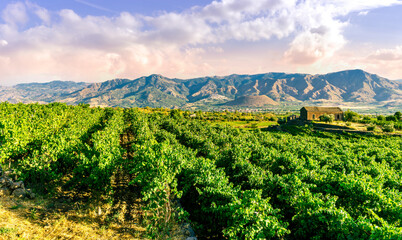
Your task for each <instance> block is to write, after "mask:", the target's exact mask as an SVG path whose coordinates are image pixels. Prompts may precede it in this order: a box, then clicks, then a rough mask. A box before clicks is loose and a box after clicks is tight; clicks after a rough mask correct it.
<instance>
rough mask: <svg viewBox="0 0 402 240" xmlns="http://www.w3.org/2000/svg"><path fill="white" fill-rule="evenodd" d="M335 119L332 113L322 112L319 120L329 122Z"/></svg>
mask: <svg viewBox="0 0 402 240" xmlns="http://www.w3.org/2000/svg"><path fill="white" fill-rule="evenodd" d="M334 119H335V117H334V115H332V114H323V115H321V116H320V121H323V122H326V123H331V122H333V121H334Z"/></svg>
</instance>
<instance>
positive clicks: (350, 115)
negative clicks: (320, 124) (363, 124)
mask: <svg viewBox="0 0 402 240" xmlns="http://www.w3.org/2000/svg"><path fill="white" fill-rule="evenodd" d="M359 117H360V116H359V114H358V113H356V112H352V111H350V110H347V111H346V112H345V113H344V118H345V121H348V122H355V121H357V120H358V119H359Z"/></svg>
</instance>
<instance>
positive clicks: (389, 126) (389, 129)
mask: <svg viewBox="0 0 402 240" xmlns="http://www.w3.org/2000/svg"><path fill="white" fill-rule="evenodd" d="M394 130H395V129H394V124H385V125H384V126H383V127H382V131H383V132H393V131H394Z"/></svg>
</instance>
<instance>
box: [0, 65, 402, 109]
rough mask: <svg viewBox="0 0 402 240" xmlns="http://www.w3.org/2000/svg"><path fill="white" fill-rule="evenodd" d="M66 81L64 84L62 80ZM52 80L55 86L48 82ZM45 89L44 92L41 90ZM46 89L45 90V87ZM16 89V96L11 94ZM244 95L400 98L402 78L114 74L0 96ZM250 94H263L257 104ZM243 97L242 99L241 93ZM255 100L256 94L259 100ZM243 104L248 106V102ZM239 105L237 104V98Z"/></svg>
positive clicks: (72, 99) (164, 98) (132, 103)
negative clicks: (132, 76)
mask: <svg viewBox="0 0 402 240" xmlns="http://www.w3.org/2000/svg"><path fill="white" fill-rule="evenodd" d="M63 84H64V85H65V86H62V85H63ZM50 86H53V87H50ZM44 90H47V91H46V92H43V91H44ZM41 91H42V92H41ZM11 93H12V94H14V97H13V98H12V97H11V96H10V94H11ZM242 96H266V97H267V98H266V99H265V100H267V99H271V100H272V101H268V100H267V101H265V100H262V99H263V98H264V97H263V98H261V97H260V98H247V99H246V101H244V102H243V103H246V105H247V104H249V106H254V105H256V106H257V105H258V106H260V105H261V102H267V103H268V102H271V103H272V105H274V103H277V102H279V103H280V102H284V101H285V102H303V101H312V102H331V103H341V102H355V103H377V102H384V103H385V102H386V103H387V104H391V105H392V104H394V103H395V104H401V103H402V84H400V82H398V81H392V80H389V79H386V78H383V77H380V76H378V75H376V74H371V73H368V72H365V71H363V70H360V69H353V70H345V71H339V72H332V73H327V74H304V73H284V72H269V73H262V74H253V75H247V74H242V75H240V74H232V75H228V76H207V77H198V78H191V79H178V78H167V77H164V76H162V75H159V74H152V75H149V76H143V77H139V78H137V79H133V80H130V79H122V78H117V79H112V80H108V81H104V82H98V83H91V84H89V83H74V82H64V83H63V82H61V81H53V82H50V83H43V84H41V83H27V84H18V85H16V86H13V87H9V88H7V87H3V88H0V100H1V101H10V102H18V101H20V102H33V101H37V102H44V103H46V102H53V101H59V102H66V103H68V104H78V103H88V104H90V105H92V106H112V107H114V106H120V107H145V106H150V107H169V108H171V107H186V106H189V105H194V104H204V103H206V102H208V103H209V104H224V103H227V102H232V103H235V102H236V101H235V100H236V99H239V98H240V97H242ZM252 99H259V100H258V104H257V102H256V103H255V104H253V100H252ZM240 100H241V99H240ZM256 101H257V100H256ZM243 103H242V104H241V105H242V106H244V104H243ZM235 105H236V104H235Z"/></svg>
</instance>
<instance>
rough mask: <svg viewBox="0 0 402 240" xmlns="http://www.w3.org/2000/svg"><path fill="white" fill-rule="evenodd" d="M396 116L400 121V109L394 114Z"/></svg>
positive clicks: (401, 114) (401, 115) (401, 117)
mask: <svg viewBox="0 0 402 240" xmlns="http://www.w3.org/2000/svg"><path fill="white" fill-rule="evenodd" d="M394 116H395V117H396V119H397V120H398V121H400V120H401V119H402V113H401V112H400V111H398V112H396V113H395V114H394Z"/></svg>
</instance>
